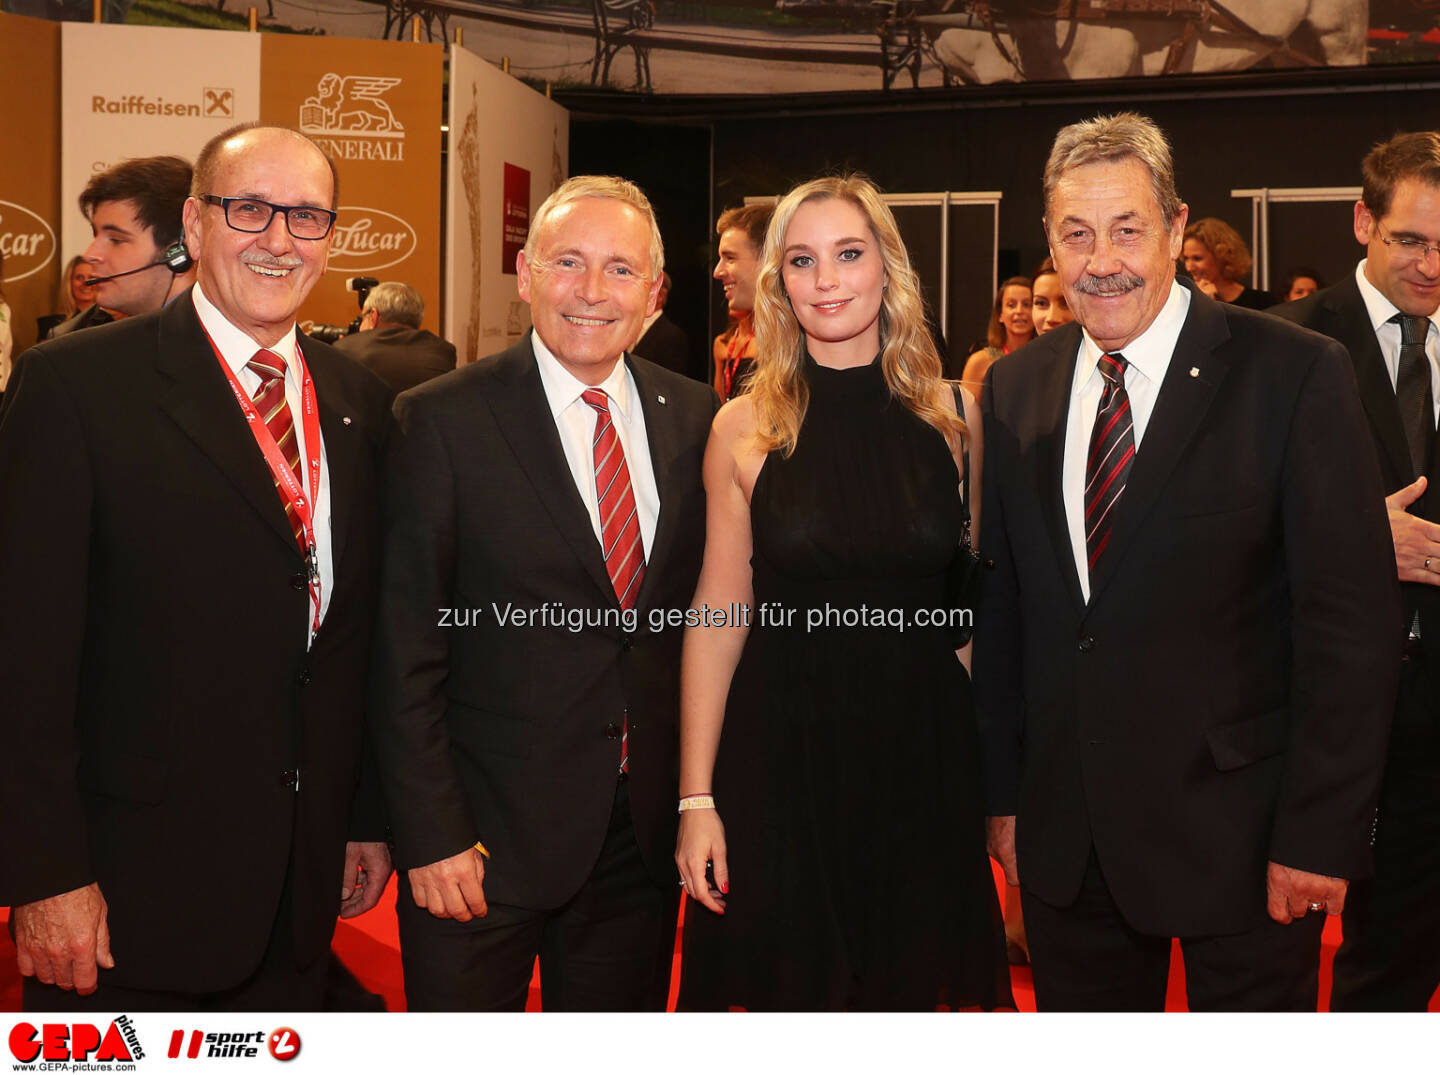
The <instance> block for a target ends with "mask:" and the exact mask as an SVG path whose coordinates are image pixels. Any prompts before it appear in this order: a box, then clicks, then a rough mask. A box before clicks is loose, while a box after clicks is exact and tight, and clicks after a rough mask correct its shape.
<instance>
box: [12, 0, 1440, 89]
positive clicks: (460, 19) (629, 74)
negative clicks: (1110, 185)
mask: <svg viewBox="0 0 1440 1075" xmlns="http://www.w3.org/2000/svg"><path fill="white" fill-rule="evenodd" d="M10 2H11V5H12V6H16V7H20V6H26V5H33V6H36V7H39V8H45V9H47V10H51V11H54V10H56V9H57V8H62V7H65V8H68V7H69V6H73V7H74V8H75V9H76V12H77V14H73V15H71V14H67V15H66V17H80V18H87V19H88V18H89V17H90V10H91V0H83V3H82V0H63V2H61V3H56V2H55V0H10ZM241 2H242V5H243V0H241ZM256 7H257V9H258V8H259V7H260V5H258V3H257V4H256ZM187 8H193V9H196V10H197V11H199V10H203V11H204V12H205V18H206V19H222V20H223V19H225V18H233V19H240V18H242V17H243V16H242V15H241V14H240V12H243V10H244V8H243V6H238V7H237V10H236V11H234V12H226V11H225V10H224V9H225V4H224V3H223V0H222V2H221V3H219V4H216V3H214V0H164V3H162V2H161V0H111V3H110V4H109V5H108V7H107V16H106V17H107V19H112V20H116V21H125V20H130V21H144V22H147V23H152V24H153V23H155V22H157V21H159V22H162V23H163V22H164V21H165V20H167V19H171V20H174V19H178V18H179V17H180V16H181V15H183V14H184V13H185V11H186V9H187ZM177 13H178V14H177ZM260 13H261V16H262V20H261V24H262V27H263V28H265V29H271V30H275V31H277V32H285V31H290V32H298V33H305V34H325V35H330V36H343V37H394V38H396V39H400V38H406V39H408V38H409V37H410V36H411V34H412V33H413V32H414V27H415V25H416V20H418V24H419V26H420V27H421V31H422V32H423V34H424V35H425V36H426V38H427V40H432V41H439V42H441V43H448V42H449V41H450V40H451V39H452V38H454V37H456V36H457V34H456V31H458V30H463V31H464V32H465V39H466V41H467V43H468V44H469V47H471V48H472V49H476V48H477V45H478V46H479V47H478V52H479V54H480V55H482V56H483V58H485V59H487V60H490V61H491V62H499V60H500V59H501V57H506V58H508V59H509V61H510V70H511V71H512V72H513V73H514V74H516V75H517V76H519V77H521V78H524V79H527V80H529V81H531V82H533V83H535V84H537V85H539V84H543V83H550V84H551V85H552V86H553V87H554V88H555V89H557V90H563V91H566V92H575V91H584V90H591V89H603V90H609V91H614V90H620V91H625V92H637V93H664V94H723V95H735V94H770V95H776V94H785V95H790V94H802V93H823V92H829V93H834V92H855V91H865V90H881V89H897V90H903V89H907V88H909V89H913V88H923V87H937V86H964V85H986V84H993V83H1009V82H1055V81H1067V80H1094V79H1112V78H1133V77H1142V76H1152V77H1163V76H1167V75H1191V74H1199V73H1209V72H1237V71H1255V72H1263V71H1273V70H1277V69H1295V68H1305V67H1340V68H1344V67H1362V66H1366V65H1372V64H1403V63H1434V62H1436V61H1437V60H1440V4H1437V3H1435V2H1433V0H730V2H728V3H697V2H693V0H330V2H327V3H326V4H325V5H321V6H320V7H317V6H316V5H313V4H308V3H302V2H300V0H266V3H265V5H264V6H263V10H261V12H260ZM198 17H199V16H197V18H198ZM178 24H179V23H178V22H177V25H178Z"/></svg>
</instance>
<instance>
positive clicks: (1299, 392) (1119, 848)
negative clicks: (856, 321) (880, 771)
mask: <svg viewBox="0 0 1440 1075" xmlns="http://www.w3.org/2000/svg"><path fill="white" fill-rule="evenodd" d="M1079 343H1080V326H1079V325H1078V324H1076V325H1067V326H1064V327H1063V328H1060V329H1056V330H1055V331H1054V332H1051V333H1048V334H1046V335H1044V336H1042V337H1040V338H1039V339H1038V340H1036V341H1034V342H1032V343H1030V344H1027V345H1026V346H1025V347H1023V348H1021V349H1020V350H1018V351H1016V352H1015V353H1014V354H1012V355H1010V356H1009V357H1008V358H1006V359H1005V361H1003V362H997V363H996V364H995V365H994V366H993V367H992V368H991V371H990V374H989V377H988V379H987V382H986V390H985V393H984V404H983V410H984V414H985V470H984V480H983V485H982V495H983V497H984V503H983V512H982V517H981V526H982V530H981V534H980V548H981V550H982V551H983V553H984V554H985V555H986V556H987V557H990V558H993V560H994V562H995V569H994V570H993V571H991V572H989V573H988V574H987V577H986V580H985V582H986V589H985V593H984V597H983V600H982V602H981V608H980V611H979V613H978V615H977V617H976V632H975V645H976V650H975V670H976V698H977V707H978V711H979V716H980V721H981V736H982V748H983V751H984V766H985V784H986V797H987V811H988V812H989V813H991V814H994V815H1007V814H1016V815H1017V822H1016V824H1017V837H1016V838H1017V845H1018V848H1017V850H1018V858H1019V866H1020V877H1021V882H1022V884H1024V885H1025V886H1026V887H1027V888H1029V889H1031V890H1032V891H1033V892H1034V893H1035V894H1037V895H1038V896H1039V897H1040V898H1042V899H1044V900H1045V901H1047V902H1049V903H1051V904H1054V905H1057V906H1065V905H1067V904H1068V903H1069V902H1070V901H1071V900H1073V898H1074V897H1075V895H1076V893H1077V892H1078V890H1079V886H1080V881H1081V877H1082V875H1083V874H1084V872H1085V868H1086V860H1087V857H1088V855H1089V854H1090V849H1091V847H1092V845H1093V847H1094V848H1095V851H1096V852H1097V854H1098V856H1099V861H1100V865H1101V867H1102V869H1103V870H1104V872H1105V878H1106V880H1107V882H1108V884H1109V887H1110V890H1111V892H1112V894H1113V896H1114V898H1115V900H1116V902H1117V904H1118V905H1119V907H1120V909H1121V911H1122V912H1123V914H1124V915H1125V917H1126V919H1127V920H1128V921H1129V922H1130V923H1131V924H1132V925H1133V926H1135V927H1136V928H1138V929H1140V930H1143V931H1145V932H1147V933H1154V934H1161V935H1165V934H1169V935H1175V936H1180V935H1205V934H1217V933H1232V932H1240V931H1242V930H1245V929H1249V928H1252V927H1253V926H1255V925H1258V924H1259V923H1260V922H1261V921H1262V920H1263V918H1264V915H1265V865H1266V862H1267V860H1274V861H1276V862H1278V863H1280V864H1282V865H1286V866H1291V867H1294V868H1297V869H1303V870H1308V871H1312V872H1316V873H1324V874H1329V875H1332V876H1337V877H1345V878H1355V877H1361V876H1365V875H1366V874H1367V873H1368V871H1369V869H1370V864H1369V857H1370V856H1369V837H1370V823H1371V819H1372V817H1373V813H1374V806H1375V800H1376V797H1377V793H1378V784H1379V776H1380V771H1381V765H1382V762H1383V758H1384V753H1385V742H1386V735H1387V732H1388V728H1389V721H1390V710H1391V706H1392V705H1393V701H1394V695H1395V689H1396V680H1397V672H1398V668H1399V660H1398V657H1399V649H1400V646H1401V644H1402V641H1403V634H1402V632H1401V630H1400V624H1401V620H1400V613H1399V608H1398V604H1399V591H1398V586H1397V583H1396V580H1395V567H1394V563H1393V555H1392V553H1391V548H1390V535H1389V528H1388V525H1387V522H1386V516H1385V511H1384V505H1383V503H1382V502H1381V496H1380V486H1379V481H1378V475H1377V472H1376V469H1375V464H1374V460H1373V458H1372V455H1373V453H1372V452H1371V451H1370V449H1369V444H1368V438H1367V437H1366V435H1365V424H1364V416H1363V414H1362V412H1361V409H1360V404H1359V400H1358V399H1357V398H1356V394H1355V390H1354V384H1353V380H1354V379H1353V378H1352V377H1351V375H1350V371H1349V367H1348V363H1347V361H1346V359H1345V355H1344V354H1343V352H1342V350H1341V348H1340V347H1339V346H1338V345H1337V344H1335V343H1334V342H1333V341H1331V340H1326V339H1324V338H1322V337H1320V336H1318V335H1316V334H1314V333H1310V332H1305V331H1302V330H1298V329H1296V328H1295V327H1294V326H1291V325H1287V324H1286V323H1284V322H1283V321H1280V320H1278V319H1276V318H1272V317H1270V316H1268V315H1266V314H1260V313H1255V312H1252V311H1249V310H1243V309H1238V308H1236V307H1233V306H1227V305H1222V304H1219V303H1216V302H1214V301H1213V300H1211V299H1209V298H1207V297H1205V296H1204V295H1202V294H1200V293H1198V292H1193V293H1192V296H1191V306H1190V311H1189V314H1188V316H1187V319H1186V322H1185V326H1184V329H1183V330H1182V332H1181V334H1180V338H1179V342H1178V344H1177V347H1176V350H1175V353H1174V355H1173V356H1172V358H1171V361H1170V366H1169V370H1168V372H1167V374H1166V376H1165V380H1164V383H1163V385H1162V386H1161V389H1160V393H1159V397H1158V399H1157V400H1156V404H1155V409H1154V411H1153V413H1152V416H1151V419H1150V423H1149V425H1148V427H1147V429H1146V433H1145V437H1144V440H1143V441H1142V442H1141V444H1140V446H1139V452H1138V454H1137V456H1136V460H1135V464H1134V468H1133V470H1132V472H1131V475H1130V479H1129V484H1128V486H1127V488H1126V490H1125V494H1124V496H1122V497H1121V498H1120V501H1119V503H1118V506H1117V507H1116V509H1115V511H1116V518H1115V523H1114V529H1113V531H1112V535H1111V539H1110V545H1109V548H1108V550H1107V552H1106V556H1105V558H1104V559H1103V560H1102V561H1101V564H1100V566H1099V570H1098V572H1097V574H1096V576H1095V578H1094V579H1093V582H1092V588H1091V597H1090V601H1089V603H1088V604H1085V603H1083V602H1082V600H1081V590H1080V583H1079V578H1078V575H1077V573H1076V567H1075V561H1074V557H1073V555H1072V553H1071V546H1070V539H1069V534H1068V531H1067V529H1066V524H1065V516H1064V508H1063V504H1062V499H1061V498H1062V494H1061V478H1062V460H1063V452H1064V441H1065V437H1066V435H1067V431H1066V415H1067V409H1068V406H1069V399H1070V387H1071V380H1072V375H1073V370H1074V364H1075V356H1076V353H1077V350H1078V347H1079Z"/></svg>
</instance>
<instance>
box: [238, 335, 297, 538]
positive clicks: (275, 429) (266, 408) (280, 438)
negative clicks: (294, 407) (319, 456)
mask: <svg viewBox="0 0 1440 1075" xmlns="http://www.w3.org/2000/svg"><path fill="white" fill-rule="evenodd" d="M245 365H246V366H247V367H249V369H250V372H252V373H254V374H256V375H257V376H258V377H259V378H260V387H259V388H258V389H256V391H255V397H254V400H253V402H254V404H255V410H256V411H258V412H259V414H260V421H262V422H264V423H265V427H266V428H267V429H269V430H270V435H271V436H272V437H274V438H275V446H276V447H277V448H279V449H280V454H281V455H283V456H284V457H285V461H286V462H287V463H289V464H290V469H291V470H293V471H294V472H295V478H296V480H297V481H299V482H300V483H301V486H302V487H303V486H304V478H303V477H301V472H300V444H299V442H298V440H297V439H296V437H295V418H294V416H293V415H292V414H291V413H290V405H289V404H288V403H286V402H285V360H284V359H283V358H281V357H280V356H279V355H277V354H276V353H275V352H274V351H267V350H265V349H264V348H263V347H262V348H261V349H260V350H258V351H256V352H255V357H254V358H252V359H251V360H250V361H249V362H247V363H245ZM275 490H276V492H277V493H279V495H280V503H281V504H283V505H284V507H285V518H286V519H288V520H289V522H290V529H291V530H292V531H293V532H294V534H295V544H297V545H299V546H300V551H301V552H304V551H305V524H304V523H302V522H301V521H300V515H299V513H298V512H296V510H295V505H294V504H293V503H292V502H291V500H290V498H289V497H288V496H286V495H285V490H284V489H281V488H280V481H279V479H278V478H277V479H276V481H275Z"/></svg>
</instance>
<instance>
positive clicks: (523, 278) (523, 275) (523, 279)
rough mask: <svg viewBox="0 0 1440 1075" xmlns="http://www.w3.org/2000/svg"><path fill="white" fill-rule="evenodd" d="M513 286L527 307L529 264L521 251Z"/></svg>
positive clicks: (518, 255) (516, 263)
mask: <svg viewBox="0 0 1440 1075" xmlns="http://www.w3.org/2000/svg"><path fill="white" fill-rule="evenodd" d="M515 286H516V288H518V289H519V291H520V301H521V302H524V303H526V304H527V305H528V304H529V302H530V263H529V262H528V261H526V260H525V251H523V250H522V251H520V253H518V254H516V255H515ZM647 316H648V315H647Z"/></svg>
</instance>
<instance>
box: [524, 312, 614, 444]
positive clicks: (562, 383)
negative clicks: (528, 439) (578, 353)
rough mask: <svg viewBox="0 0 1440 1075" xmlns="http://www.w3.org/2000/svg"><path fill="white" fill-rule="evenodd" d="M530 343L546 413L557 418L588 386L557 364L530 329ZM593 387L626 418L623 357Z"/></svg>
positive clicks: (557, 360) (536, 333) (548, 350)
mask: <svg viewBox="0 0 1440 1075" xmlns="http://www.w3.org/2000/svg"><path fill="white" fill-rule="evenodd" d="M530 346H531V347H532V348H534V351H535V364H536V366H538V367H539V369H540V383H541V384H542V385H544V387H545V398H546V400H547V401H548V402H549V404H550V415H551V417H552V418H556V419H558V418H559V417H560V415H561V413H562V412H564V411H566V410H568V409H569V408H570V407H572V406H574V405H575V403H576V401H577V400H579V399H580V396H581V395H582V394H583V393H584V392H585V390H586V389H587V388H590V387H591V386H590V385H588V384H586V383H585V382H584V381H581V380H580V379H579V378H578V377H576V376H575V375H574V374H573V373H571V372H570V371H569V370H567V369H566V368H565V367H564V366H562V365H560V360H559V359H558V358H556V357H555V354H554V352H552V351H551V350H550V348H548V347H546V346H545V341H544V340H542V339H541V338H540V334H539V333H538V332H536V331H535V330H534V329H531V331H530ZM594 387H596V388H599V389H601V390H602V391H603V392H604V393H605V394H606V395H607V396H609V397H610V406H611V407H613V408H615V409H616V410H618V411H619V412H620V417H621V418H622V419H623V420H624V421H626V422H629V421H630V407H631V401H632V399H633V398H634V397H633V396H632V395H631V394H630V376H629V371H628V369H627V368H626V365H625V356H624V355H621V356H620V361H618V362H616V363H615V367H614V369H612V370H611V371H610V376H609V377H606V378H605V380H603V381H601V382H600V383H599V384H597V385H595V386H594Z"/></svg>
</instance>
